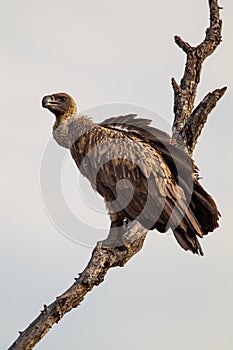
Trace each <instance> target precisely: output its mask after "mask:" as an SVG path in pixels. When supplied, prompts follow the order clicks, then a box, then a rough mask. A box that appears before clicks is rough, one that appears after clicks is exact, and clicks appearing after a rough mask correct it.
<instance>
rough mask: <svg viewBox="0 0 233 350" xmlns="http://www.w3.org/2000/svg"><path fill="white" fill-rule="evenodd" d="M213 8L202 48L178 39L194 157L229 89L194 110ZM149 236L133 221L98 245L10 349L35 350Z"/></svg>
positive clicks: (182, 115)
mask: <svg viewBox="0 0 233 350" xmlns="http://www.w3.org/2000/svg"><path fill="white" fill-rule="evenodd" d="M209 7H210V27H209V28H208V29H207V30H206V36H205V39H204V40H203V42H202V43H201V44H200V45H198V46H197V47H192V46H190V45H189V44H188V43H186V42H184V41H183V40H182V39H181V38H180V37H178V36H176V37H175V42H176V43H177V45H178V46H179V47H180V48H182V50H183V51H184V52H185V53H186V55H187V61H186V66H185V71H184V76H183V78H182V79H181V82H180V85H179V84H178V83H177V82H176V81H175V79H174V78H173V79H172V86H173V90H174V96H175V97H174V113H175V120H174V123H173V138H174V139H175V140H176V141H178V143H179V142H180V143H181V142H184V143H185V145H186V148H187V151H188V152H189V153H190V154H192V152H193V150H194V147H195V145H196V142H197V139H198V136H199V135H200V133H201V130H202V128H203V126H204V124H205V122H206V120H207V117H208V115H209V113H210V112H211V111H212V109H213V108H214V107H215V105H216V103H217V102H218V100H219V99H220V98H221V97H222V96H223V94H224V93H225V91H226V88H222V89H216V90H214V91H213V92H211V93H208V94H207V95H206V96H205V98H204V99H203V100H202V101H201V102H200V104H199V105H198V106H197V107H196V109H195V110H193V109H194V102H195V97H196V92H197V86H198V83H199V81H200V74H201V68H202V63H203V61H204V60H205V58H206V57H207V56H209V55H211V54H212V53H213V51H214V50H215V49H216V47H217V46H218V45H219V44H220V42H221V28H222V21H221V19H220V15H219V9H220V8H219V6H218V1H217V0H209ZM146 234H147V230H146V229H144V228H143V227H142V226H141V225H140V224H139V223H138V222H137V221H133V222H132V223H131V224H130V225H129V226H128V230H127V231H126V232H125V233H124V236H123V240H124V244H123V245H122V246H121V247H115V248H112V247H106V245H105V244H104V241H103V242H99V243H97V245H96V247H95V249H94V250H93V252H92V256H91V259H90V261H89V263H88V265H87V267H86V268H85V270H84V271H83V272H82V273H81V274H80V276H79V278H77V279H76V280H75V282H74V284H73V285H72V286H71V287H70V288H69V289H68V290H67V291H66V292H64V293H63V294H62V295H60V296H59V297H57V299H56V300H55V301H54V302H53V303H52V304H50V305H49V306H46V305H45V306H44V309H43V310H42V311H41V314H40V315H39V316H38V317H37V318H36V319H35V320H34V321H33V322H32V323H31V324H30V325H29V326H28V328H27V329H26V330H25V331H23V332H20V336H19V337H18V339H17V340H16V341H15V342H14V344H12V346H10V348H9V350H13V349H14V350H19V349H21V350H22V349H24V350H29V349H32V348H33V347H34V346H35V345H36V344H37V343H38V342H39V341H40V340H41V339H42V338H43V337H44V336H45V334H46V333H47V332H48V331H49V330H50V329H51V328H52V326H53V324H54V323H58V322H59V320H60V319H61V318H62V317H63V316H64V315H65V314H66V313H67V312H69V311H70V310H72V309H73V308H76V307H77V306H78V305H79V304H80V302H81V301H82V300H83V299H84V297H85V295H86V294H87V293H88V292H89V291H90V290H91V289H92V288H93V287H94V286H98V285H99V284H100V283H101V282H103V280H104V277H105V275H106V273H107V272H108V270H109V269H110V268H112V267H115V266H124V265H125V264H126V263H127V261H128V260H129V259H130V258H131V257H132V256H133V255H135V254H136V253H138V252H139V251H140V250H141V248H142V246H143V243H144V240H145V237H146Z"/></svg>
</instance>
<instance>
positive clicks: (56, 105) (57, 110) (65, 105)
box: [42, 92, 77, 119]
mask: <svg viewBox="0 0 233 350" xmlns="http://www.w3.org/2000/svg"><path fill="white" fill-rule="evenodd" d="M42 106H43V107H44V108H48V109H49V110H50V112H52V113H53V114H55V116H56V117H58V118H61V119H63V118H64V119H65V118H68V117H69V116H71V115H75V114H76V112H77V107H76V103H75V102H74V100H73V98H72V97H71V96H70V95H68V94H66V93H65V92H59V93H56V94H52V95H47V96H44V97H43V99H42Z"/></svg>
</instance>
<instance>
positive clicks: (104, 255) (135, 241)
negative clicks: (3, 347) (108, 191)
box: [9, 222, 147, 350]
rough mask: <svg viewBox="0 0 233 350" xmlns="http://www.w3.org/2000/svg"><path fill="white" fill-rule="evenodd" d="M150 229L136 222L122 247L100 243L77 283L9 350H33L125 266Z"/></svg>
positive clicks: (139, 248) (76, 280)
mask: <svg viewBox="0 0 233 350" xmlns="http://www.w3.org/2000/svg"><path fill="white" fill-rule="evenodd" d="M146 234H147V230H146V229H145V228H143V227H142V226H141V225H140V224H139V223H138V222H132V223H130V224H129V226H128V230H127V232H126V233H125V235H124V242H126V243H125V244H124V245H122V246H121V247H115V248H111V247H110V248H109V247H106V246H105V244H104V241H103V242H99V243H97V245H96V247H95V248H94V250H93V252H92V256H91V259H90V261H89V263H88V265H87V267H86V268H85V269H84V271H83V272H82V273H80V274H79V278H77V279H75V282H74V284H73V285H72V286H71V287H70V288H69V289H67V290H66V291H65V292H64V293H63V294H61V295H60V296H59V297H57V298H56V300H55V301H54V302H53V303H52V304H50V305H49V306H47V305H44V309H43V310H42V311H41V313H40V315H39V316H38V317H37V318H36V319H35V320H34V321H33V322H32V323H31V324H30V325H29V326H28V327H27V328H26V330H25V331H23V332H19V333H20V336H19V337H18V339H17V340H16V341H15V342H14V343H13V344H12V345H11V347H10V348H9V350H13V349H14V350H16V349H17V350H19V349H20V350H22V349H23V350H30V349H33V347H34V346H35V345H36V344H37V343H38V342H39V341H40V340H41V339H42V338H43V337H44V336H45V335H46V333H48V332H49V330H50V329H51V328H52V326H53V325H54V324H55V323H58V322H59V321H60V320H61V318H62V317H63V316H64V315H65V314H66V313H67V312H69V311H71V310H72V309H73V308H76V307H78V305H79V304H80V303H81V301H82V300H83V299H84V297H85V295H86V294H87V293H88V292H89V291H90V290H92V288H93V287H94V286H98V285H99V284H100V283H101V282H103V280H104V277H105V275H106V273H107V272H108V270H109V269H110V268H111V267H115V266H119V267H123V266H124V265H125V264H126V263H127V261H128V260H129V259H130V258H131V257H132V256H133V255H135V254H136V253H138V252H139V251H140V250H141V249H142V246H143V243H144V240H145V237H146Z"/></svg>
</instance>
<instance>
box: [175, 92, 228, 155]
mask: <svg viewBox="0 0 233 350" xmlns="http://www.w3.org/2000/svg"><path fill="white" fill-rule="evenodd" d="M226 89H227V88H226V87H224V88H222V89H216V90H214V91H213V92H209V93H208V94H207V95H206V96H205V97H204V98H203V100H202V101H201V102H200V103H199V105H198V106H197V107H196V108H195V109H194V111H193V112H192V114H191V115H190V117H189V119H188V121H187V122H186V124H185V126H184V128H183V130H182V131H181V133H180V135H181V137H182V140H183V142H184V143H185V145H186V147H187V149H188V152H189V154H190V155H192V153H193V151H194V148H195V146H196V143H197V139H198V137H199V136H200V134H201V131H202V129H203V127H204V125H205V123H206V120H207V117H208V115H209V114H210V112H211V111H212V110H213V109H214V107H215V106H216V104H217V102H218V100H219V99H220V98H221V97H222V96H223V95H224V93H225V91H226Z"/></svg>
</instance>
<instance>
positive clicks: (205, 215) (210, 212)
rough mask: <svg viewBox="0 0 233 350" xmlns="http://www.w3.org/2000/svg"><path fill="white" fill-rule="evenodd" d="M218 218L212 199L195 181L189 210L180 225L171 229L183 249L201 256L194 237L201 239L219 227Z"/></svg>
mask: <svg viewBox="0 0 233 350" xmlns="http://www.w3.org/2000/svg"><path fill="white" fill-rule="evenodd" d="M220 216H221V215H220V213H219V211H218V209H217V206H216V204H215V202H214V200H213V198H212V197H211V196H210V195H209V194H208V193H207V192H206V191H205V190H204V188H203V187H202V186H201V185H200V183H199V182H198V181H197V180H196V181H195V182H194V188H193V194H192V198H191V203H190V205H189V208H188V210H187V211H186V214H185V216H184V218H183V220H182V221H181V222H180V224H179V225H178V226H177V227H176V228H175V229H173V233H174V236H175V238H176V240H177V242H178V243H179V244H180V246H181V247H182V248H183V249H185V250H190V251H191V252H193V253H194V254H199V255H203V251H202V248H201V245H200V243H199V241H198V239H197V237H196V236H199V237H202V236H203V235H207V234H208V233H209V232H212V231H214V229H215V228H217V227H218V226H219V224H218V220H219V217H220Z"/></svg>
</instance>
